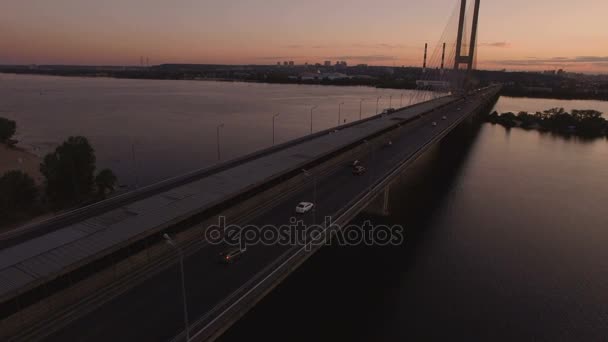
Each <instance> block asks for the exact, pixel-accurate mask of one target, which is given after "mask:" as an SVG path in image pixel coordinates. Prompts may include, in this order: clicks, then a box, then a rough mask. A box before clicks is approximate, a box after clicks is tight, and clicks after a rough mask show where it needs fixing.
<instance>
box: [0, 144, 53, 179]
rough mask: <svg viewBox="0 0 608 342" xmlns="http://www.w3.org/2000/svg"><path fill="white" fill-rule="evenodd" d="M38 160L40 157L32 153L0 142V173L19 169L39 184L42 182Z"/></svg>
mask: <svg viewBox="0 0 608 342" xmlns="http://www.w3.org/2000/svg"><path fill="white" fill-rule="evenodd" d="M40 162H41V160H40V158H39V157H38V156H36V155H34V154H32V153H29V152H27V151H24V150H22V149H19V148H10V147H8V146H6V145H4V144H0V175H3V174H4V173H5V172H7V171H10V170H21V171H23V172H25V173H27V174H29V175H30V176H31V177H32V178H33V179H34V180H35V181H36V184H39V185H40V184H42V182H43V177H42V174H41V173H40Z"/></svg>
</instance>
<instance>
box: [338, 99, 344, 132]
mask: <svg viewBox="0 0 608 342" xmlns="http://www.w3.org/2000/svg"><path fill="white" fill-rule="evenodd" d="M343 104H344V102H340V104H339V105H338V127H340V123H341V122H342V121H341V119H342V105H343Z"/></svg>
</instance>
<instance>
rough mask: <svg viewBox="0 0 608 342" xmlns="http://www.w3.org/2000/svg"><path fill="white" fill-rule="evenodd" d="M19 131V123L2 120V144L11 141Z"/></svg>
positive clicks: (0, 120)
mask: <svg viewBox="0 0 608 342" xmlns="http://www.w3.org/2000/svg"><path fill="white" fill-rule="evenodd" d="M16 130H17V123H15V121H13V120H9V119H6V118H0V142H6V141H7V140H9V139H10V138H11V137H12V136H13V135H14V134H15V131H16Z"/></svg>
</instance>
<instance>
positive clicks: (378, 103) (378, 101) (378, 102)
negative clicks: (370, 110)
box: [376, 96, 382, 115]
mask: <svg viewBox="0 0 608 342" xmlns="http://www.w3.org/2000/svg"><path fill="white" fill-rule="evenodd" d="M381 98H382V96H378V98H377V99H376V115H378V106H379V105H380V99H381Z"/></svg>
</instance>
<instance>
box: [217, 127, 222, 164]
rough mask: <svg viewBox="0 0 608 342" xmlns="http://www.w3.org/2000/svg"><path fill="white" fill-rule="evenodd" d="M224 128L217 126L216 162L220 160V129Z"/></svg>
mask: <svg viewBox="0 0 608 342" xmlns="http://www.w3.org/2000/svg"><path fill="white" fill-rule="evenodd" d="M221 128H224V124H219V125H218V126H217V161H221V160H222V154H221V151H220V129H221Z"/></svg>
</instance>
